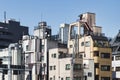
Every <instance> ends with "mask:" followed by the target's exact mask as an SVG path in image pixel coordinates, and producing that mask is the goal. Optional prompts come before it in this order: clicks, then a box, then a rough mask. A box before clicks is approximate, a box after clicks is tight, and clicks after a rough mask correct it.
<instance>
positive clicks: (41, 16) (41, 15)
mask: <svg viewBox="0 0 120 80" xmlns="http://www.w3.org/2000/svg"><path fill="white" fill-rule="evenodd" d="M42 18H43V15H42V13H41V22H42Z"/></svg>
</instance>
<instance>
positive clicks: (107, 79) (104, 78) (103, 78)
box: [101, 77, 110, 80]
mask: <svg viewBox="0 0 120 80" xmlns="http://www.w3.org/2000/svg"><path fill="white" fill-rule="evenodd" d="M101 80H110V77H101Z"/></svg>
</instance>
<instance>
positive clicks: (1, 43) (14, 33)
mask: <svg viewBox="0 0 120 80" xmlns="http://www.w3.org/2000/svg"><path fill="white" fill-rule="evenodd" d="M23 35H28V27H26V26H22V25H20V22H17V21H15V20H8V22H0V48H1V49H2V48H7V47H8V46H9V44H10V43H17V42H18V41H19V40H21V39H22V36H23Z"/></svg>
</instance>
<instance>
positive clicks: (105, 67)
mask: <svg viewBox="0 0 120 80" xmlns="http://www.w3.org/2000/svg"><path fill="white" fill-rule="evenodd" d="M101 71H110V66H109V65H101Z"/></svg>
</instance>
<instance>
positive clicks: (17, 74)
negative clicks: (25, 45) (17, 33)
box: [0, 43, 25, 80]
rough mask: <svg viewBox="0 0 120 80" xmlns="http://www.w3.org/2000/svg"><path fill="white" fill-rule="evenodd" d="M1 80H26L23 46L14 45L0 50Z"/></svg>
mask: <svg viewBox="0 0 120 80" xmlns="http://www.w3.org/2000/svg"><path fill="white" fill-rule="evenodd" d="M0 59H1V60H2V61H1V62H2V63H1V64H0V80H8V79H9V80H24V75H25V74H24V73H25V67H24V54H22V46H21V45H20V44H17V43H14V44H10V45H9V48H5V49H1V50H0Z"/></svg>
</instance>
